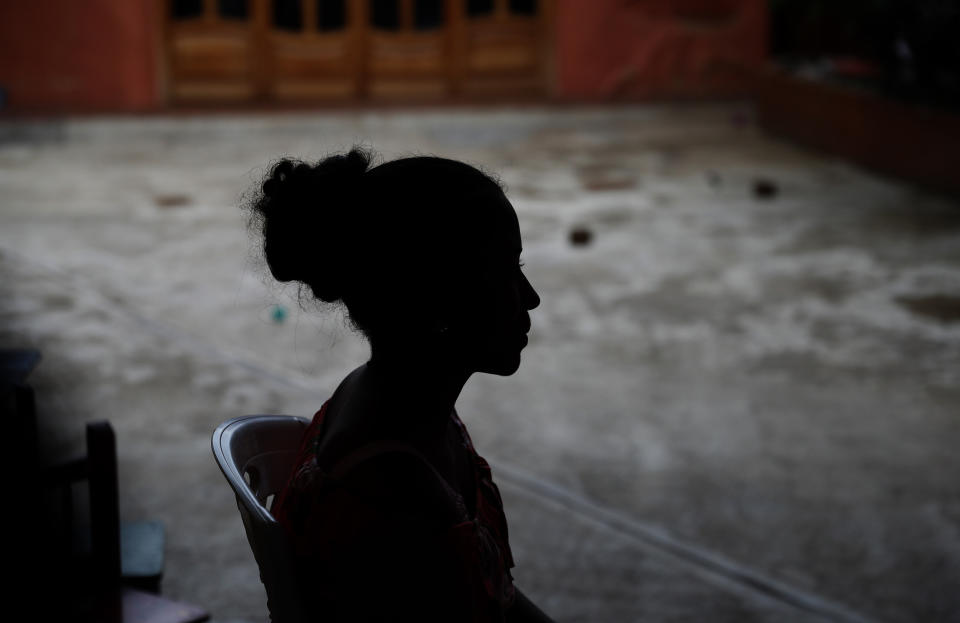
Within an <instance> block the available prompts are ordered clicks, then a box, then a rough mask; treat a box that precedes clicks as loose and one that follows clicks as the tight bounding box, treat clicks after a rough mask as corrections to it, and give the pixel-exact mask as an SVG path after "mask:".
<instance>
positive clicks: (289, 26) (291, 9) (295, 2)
mask: <svg viewBox="0 0 960 623" xmlns="http://www.w3.org/2000/svg"><path fill="white" fill-rule="evenodd" d="M273 25H274V26H276V27H277V28H280V29H281V30H292V31H300V30H303V7H302V6H301V3H300V0H273Z"/></svg>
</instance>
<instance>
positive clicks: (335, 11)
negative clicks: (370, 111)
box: [263, 0, 363, 101]
mask: <svg viewBox="0 0 960 623" xmlns="http://www.w3.org/2000/svg"><path fill="white" fill-rule="evenodd" d="M266 4H267V5H268V6H267V7H266V8H267V9H268V11H269V15H268V24H267V28H266V30H267V33H266V38H265V40H264V42H263V43H264V50H263V55H264V57H265V58H266V59H267V60H268V64H267V66H266V68H265V69H266V76H265V78H264V84H265V91H266V93H265V95H266V96H267V98H268V99H272V100H288V101H289V100H306V101H323V100H336V99H352V98H354V97H356V96H357V95H358V94H359V93H360V88H361V79H362V71H361V70H362V61H363V54H362V49H361V47H360V46H361V41H362V40H361V36H362V32H361V25H362V23H363V14H362V9H363V7H362V5H361V4H360V3H357V2H347V0H270V1H269V2H266Z"/></svg>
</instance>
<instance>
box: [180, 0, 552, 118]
mask: <svg viewBox="0 0 960 623" xmlns="http://www.w3.org/2000/svg"><path fill="white" fill-rule="evenodd" d="M164 5H165V15H166V16H167V18H166V21H165V23H166V36H165V42H166V60H167V78H168V93H169V96H170V99H171V100H172V101H174V102H195V101H207V102H228V101H251V100H258V99H259V100H264V101H292V100H297V101H316V102H322V101H331V100H338V99H354V98H373V99H381V100H382V99H388V100H409V99H417V100H424V99H426V100H443V99H447V98H450V97H455V96H463V97H466V98H473V97H478V96H502V95H510V96H512V95H543V94H545V93H546V91H547V88H548V81H547V72H548V62H549V60H550V58H551V55H550V53H549V49H548V47H549V41H548V39H549V34H550V32H549V28H548V24H549V20H550V15H549V10H550V7H551V0H164Z"/></svg>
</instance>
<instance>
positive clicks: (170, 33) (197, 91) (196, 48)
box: [164, 0, 259, 102]
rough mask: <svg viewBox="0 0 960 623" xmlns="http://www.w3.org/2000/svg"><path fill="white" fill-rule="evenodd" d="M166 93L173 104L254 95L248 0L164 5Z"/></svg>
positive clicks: (181, 0) (253, 46) (176, 0)
mask: <svg viewBox="0 0 960 623" xmlns="http://www.w3.org/2000/svg"><path fill="white" fill-rule="evenodd" d="M164 9H165V10H164V15H165V16H166V19H165V25H166V29H165V33H164V34H165V37H164V41H165V58H166V77H167V93H168V97H169V99H170V100H172V101H174V102H183V101H189V102H194V101H201V102H202V101H216V102H229V101H245V100H250V99H252V98H254V97H255V96H256V94H257V75H258V73H259V72H258V68H257V61H256V54H255V51H256V43H255V29H254V20H253V17H254V15H253V13H252V10H251V9H253V7H252V6H251V3H250V2H248V1H246V0H170V1H168V2H164Z"/></svg>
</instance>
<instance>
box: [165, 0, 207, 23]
mask: <svg viewBox="0 0 960 623" xmlns="http://www.w3.org/2000/svg"><path fill="white" fill-rule="evenodd" d="M201 15H203V0H173V2H171V3H170V17H172V18H173V19H190V18H191V17H199V16H201Z"/></svg>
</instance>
